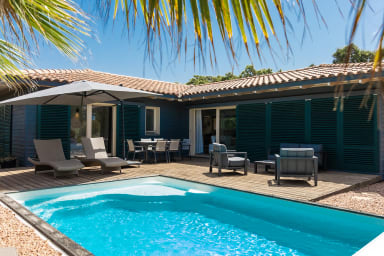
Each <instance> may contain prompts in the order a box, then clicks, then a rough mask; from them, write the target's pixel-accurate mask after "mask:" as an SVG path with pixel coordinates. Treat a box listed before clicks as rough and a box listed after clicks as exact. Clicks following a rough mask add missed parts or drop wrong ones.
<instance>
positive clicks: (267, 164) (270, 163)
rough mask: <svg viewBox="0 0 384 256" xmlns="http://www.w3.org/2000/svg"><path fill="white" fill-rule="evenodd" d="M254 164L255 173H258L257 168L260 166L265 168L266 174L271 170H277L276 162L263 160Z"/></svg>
mask: <svg viewBox="0 0 384 256" xmlns="http://www.w3.org/2000/svg"><path fill="white" fill-rule="evenodd" d="M253 163H254V170H253V173H257V168H258V167H259V166H263V167H264V170H265V172H269V169H275V166H276V163H275V161H274V160H262V161H255V162H253Z"/></svg>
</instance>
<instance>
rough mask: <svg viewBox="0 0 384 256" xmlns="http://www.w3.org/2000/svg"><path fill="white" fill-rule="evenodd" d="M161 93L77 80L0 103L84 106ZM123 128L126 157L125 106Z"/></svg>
mask: <svg viewBox="0 0 384 256" xmlns="http://www.w3.org/2000/svg"><path fill="white" fill-rule="evenodd" d="M159 95H161V94H157V93H151V92H145V91H141V90H135V89H131V88H126V87H123V86H116V85H109V84H102V83H96V82H91V81H76V82H73V83H69V84H65V85H60V86H56V87H53V88H49V89H45V90H41V91H36V92H32V93H28V94H25V95H22V96H19V97H15V98H12V99H8V100H5V101H1V102H0V105H71V106H82V105H86V104H92V103H102V102H113V101H119V102H120V104H121V106H123V101H124V100H126V99H132V98H142V97H150V96H159ZM121 120H122V129H123V136H122V137H123V138H122V139H123V156H124V158H125V129H124V108H123V107H122V108H121Z"/></svg>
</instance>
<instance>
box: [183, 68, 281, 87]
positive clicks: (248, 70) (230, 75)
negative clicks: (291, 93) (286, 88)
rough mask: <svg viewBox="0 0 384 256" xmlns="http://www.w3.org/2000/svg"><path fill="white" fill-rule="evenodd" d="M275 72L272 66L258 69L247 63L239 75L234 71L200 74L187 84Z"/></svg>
mask: <svg viewBox="0 0 384 256" xmlns="http://www.w3.org/2000/svg"><path fill="white" fill-rule="evenodd" d="M280 71H281V70H280ZM271 73H273V71H272V69H270V68H267V69H265V68H263V69H260V70H256V69H255V67H254V66H253V65H247V66H246V67H245V68H244V70H243V71H242V72H241V73H240V75H239V76H236V75H234V74H233V73H232V72H228V73H226V74H225V75H224V76H220V75H218V76H200V75H194V76H193V77H192V78H191V79H189V81H188V82H187V84H194V85H199V84H208V83H213V82H219V81H225V80H232V79H236V78H244V77H250V76H257V75H264V74H271Z"/></svg>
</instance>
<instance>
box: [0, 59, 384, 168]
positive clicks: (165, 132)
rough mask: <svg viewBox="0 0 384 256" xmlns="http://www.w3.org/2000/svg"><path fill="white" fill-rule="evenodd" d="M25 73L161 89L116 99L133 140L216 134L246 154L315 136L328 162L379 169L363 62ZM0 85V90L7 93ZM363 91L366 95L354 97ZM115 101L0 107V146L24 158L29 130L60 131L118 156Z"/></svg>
mask: <svg viewBox="0 0 384 256" xmlns="http://www.w3.org/2000/svg"><path fill="white" fill-rule="evenodd" d="M24 72H25V74H26V75H27V76H28V77H29V78H30V79H33V80H34V81H35V82H36V83H37V84H38V85H39V89H44V88H49V87H52V86H60V85H63V84H66V83H70V82H73V81H78V80H88V81H95V82H100V83H107V84H112V85H122V86H125V87H129V88H134V89H140V90H144V91H149V92H155V93H159V94H161V95H160V96H156V97H152V98H142V99H135V100H132V101H126V102H125V104H124V110H125V111H124V113H125V133H126V137H127V138H132V139H134V140H136V139H139V138H144V137H151V138H154V137H162V138H168V139H172V138H180V139H181V138H189V139H190V141H191V154H192V155H198V154H207V153H208V145H209V144H211V143H212V141H213V140H215V141H217V142H220V143H224V144H226V145H227V146H228V147H229V148H233V149H237V150H239V151H246V152H248V155H249V157H250V158H251V160H262V159H266V158H267V156H268V155H269V154H272V153H277V152H278V149H279V147H280V143H313V144H322V145H323V147H324V150H325V151H326V152H327V158H328V169H336V170H347V171H358V172H362V173H379V172H380V173H382V172H383V170H384V133H383V129H382V128H384V115H383V111H384V108H383V99H382V93H383V92H382V91H380V90H377V89H375V85H377V84H378V83H382V82H383V80H384V76H383V73H382V72H376V73H375V74H374V75H372V63H356V64H350V65H348V66H347V67H345V65H343V64H323V65H319V66H312V67H307V68H302V69H298V70H291V71H283V72H277V73H273V74H268V75H260V76H255V77H248V78H241V79H235V80H228V81H222V82H216V83H211V84H204V85H185V84H179V83H170V82H162V81H156V80H149V79H143V78H136V77H130V76H125V75H116V74H110V73H105V72H98V71H93V70H90V69H84V70H53V69H46V70H25V71H24ZM2 87H3V88H1V87H0V88H1V89H0V95H1V99H6V98H10V97H13V96H14V93H13V92H11V91H9V90H8V89H7V88H5V87H4V86H2ZM368 87H369V88H371V90H369V91H368V90H367V88H368ZM336 91H338V92H343V93H342V94H340V93H335V92H336ZM367 92H368V93H369V94H370V96H369V100H368V102H367V104H366V106H361V103H362V99H363V97H364V95H365V94H366V93H367ZM341 95H342V96H341ZM335 97H340V98H339V99H336V98H335ZM335 102H336V103H335ZM120 108H121V106H120V105H116V104H114V103H113V102H112V103H108V104H106V103H103V104H94V105H87V106H13V107H11V106H7V107H2V108H1V109H0V122H1V128H0V130H1V131H0V136H1V137H0V153H1V154H2V155H3V156H4V155H12V156H15V157H17V159H18V161H19V164H20V165H28V162H27V157H29V156H33V155H35V152H34V148H33V139H34V138H41V139H48V138H61V139H62V141H63V147H64V151H65V153H66V155H67V156H68V157H69V156H70V155H71V154H76V152H78V151H79V150H81V148H80V147H79V142H80V138H81V137H83V136H102V137H104V138H106V144H107V148H108V150H109V151H110V152H111V153H112V154H115V155H121V149H122V145H121V140H120V139H119V138H121V132H122V131H121V127H122V126H121V122H120V115H119V112H120Z"/></svg>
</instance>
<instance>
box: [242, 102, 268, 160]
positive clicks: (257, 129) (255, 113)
mask: <svg viewBox="0 0 384 256" xmlns="http://www.w3.org/2000/svg"><path fill="white" fill-rule="evenodd" d="M265 110H266V104H264V103H258V104H242V105H239V106H237V108H236V112H237V113H236V117H237V124H236V129H237V131H236V149H237V151H241V152H247V153H248V157H249V158H250V159H251V160H262V159H266V156H267V150H266V148H265V135H266V121H265V120H266V113H265Z"/></svg>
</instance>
